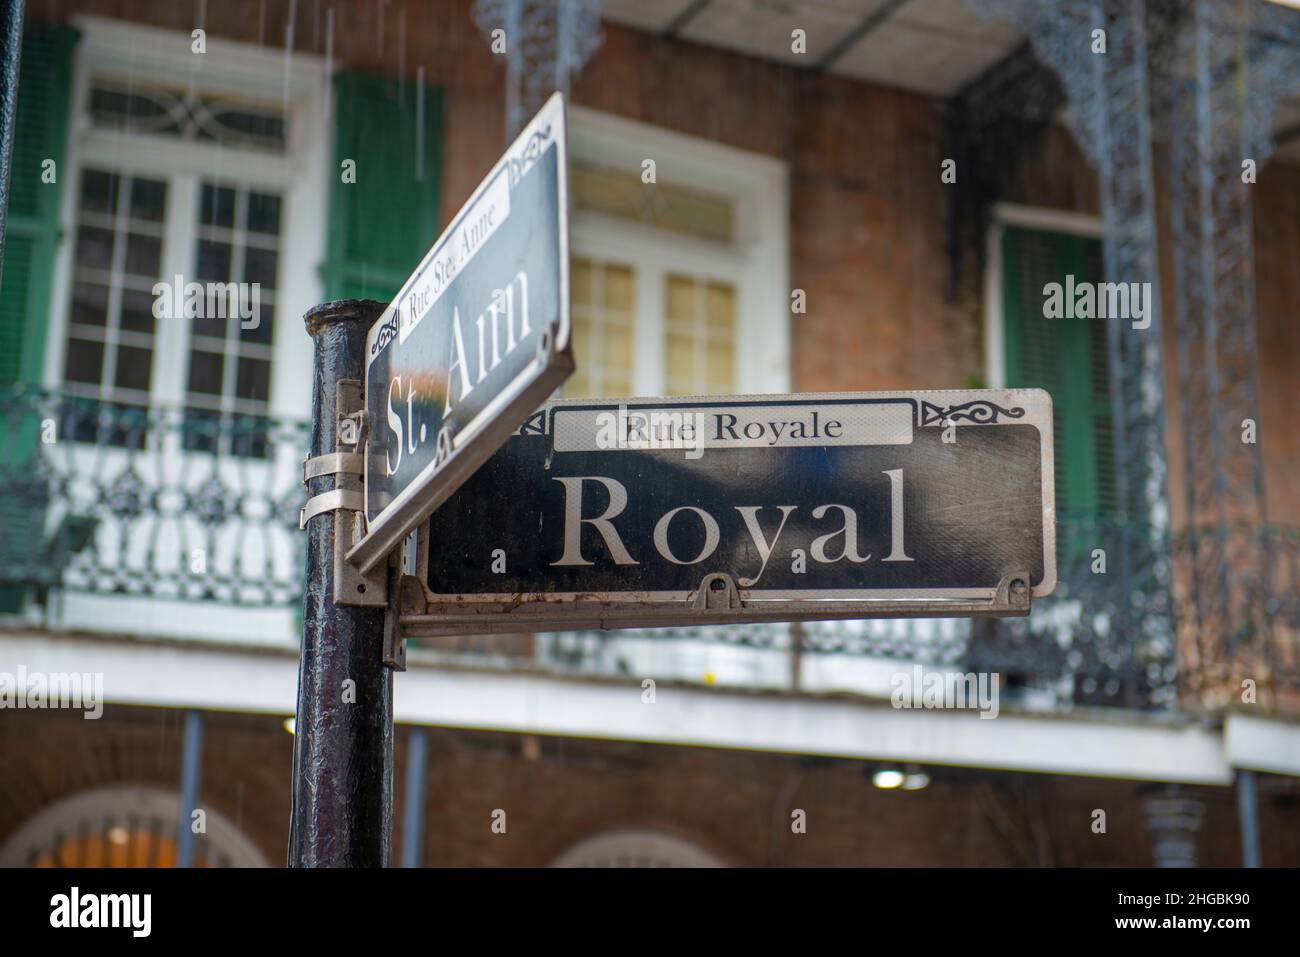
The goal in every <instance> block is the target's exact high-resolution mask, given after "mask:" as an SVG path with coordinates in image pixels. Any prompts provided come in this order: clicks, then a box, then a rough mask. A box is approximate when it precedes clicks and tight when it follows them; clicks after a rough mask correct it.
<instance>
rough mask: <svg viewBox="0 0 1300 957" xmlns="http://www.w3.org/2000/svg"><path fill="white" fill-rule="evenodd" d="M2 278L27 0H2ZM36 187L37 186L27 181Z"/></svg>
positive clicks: (0, 26)
mask: <svg viewBox="0 0 1300 957" xmlns="http://www.w3.org/2000/svg"><path fill="white" fill-rule="evenodd" d="M0 16H3V18H4V22H3V23H0V277H3V276H4V264H5V232H6V228H7V226H8V224H9V179H10V176H11V174H12V172H13V157H14V131H15V130H16V129H17V128H18V127H17V118H18V72H19V68H20V66H21V60H22V51H23V0H0ZM27 185H28V186H29V187H31V188H32V189H35V188H36V186H35V185H34V184H32V183H28V184H27Z"/></svg>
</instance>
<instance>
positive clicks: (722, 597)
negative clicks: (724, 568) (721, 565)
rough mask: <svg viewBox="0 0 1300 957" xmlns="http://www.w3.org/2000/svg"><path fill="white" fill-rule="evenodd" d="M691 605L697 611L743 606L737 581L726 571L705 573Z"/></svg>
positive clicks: (721, 609)
mask: <svg viewBox="0 0 1300 957" xmlns="http://www.w3.org/2000/svg"><path fill="white" fill-rule="evenodd" d="M691 605H692V607H693V608H695V609H696V610H697V611H723V610H726V609H729V608H741V607H743V605H742V603H741V600H740V590H739V589H737V588H736V582H735V581H734V580H733V579H732V577H731V576H730V575H728V574H726V573H725V572H714V573H713V574H712V575H705V576H704V579H703V580H702V581H701V582H700V590H699V591H697V592H696V593H695V600H694V601H693V602H692V603H691Z"/></svg>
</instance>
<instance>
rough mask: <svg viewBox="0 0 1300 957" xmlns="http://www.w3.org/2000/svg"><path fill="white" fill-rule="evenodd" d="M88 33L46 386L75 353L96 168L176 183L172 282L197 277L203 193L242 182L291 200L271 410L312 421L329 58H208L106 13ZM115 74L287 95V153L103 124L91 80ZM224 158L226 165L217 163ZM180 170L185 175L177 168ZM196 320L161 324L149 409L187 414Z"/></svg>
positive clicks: (212, 46)
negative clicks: (80, 266)
mask: <svg viewBox="0 0 1300 957" xmlns="http://www.w3.org/2000/svg"><path fill="white" fill-rule="evenodd" d="M72 23H73V25H74V26H75V27H77V28H78V29H79V30H80V31H81V33H82V39H81V41H80V42H79V43H78V44H77V48H76V53H75V56H74V60H73V77H72V95H71V97H70V104H69V110H70V118H71V122H70V123H69V136H68V148H67V156H66V158H65V160H64V164H63V169H61V170H59V179H60V182H61V183H62V188H63V197H62V207H61V219H62V222H61V226H62V235H63V237H64V241H63V242H62V243H60V247H59V251H58V254H57V256H56V261H55V283H54V295H53V296H52V297H51V312H50V317H49V318H50V323H49V332H48V335H47V340H46V350H45V369H44V380H45V384H46V385H47V386H48V387H49V388H52V389H57V388H59V387H61V386H62V385H63V381H64V379H63V371H64V361H65V356H66V351H67V337H68V319H69V307H70V300H71V287H72V275H73V271H74V268H75V262H74V259H75V242H74V241H73V240H74V239H75V236H76V232H77V214H78V212H79V210H78V208H77V201H78V197H79V193H80V183H81V176H82V171H83V169H84V168H85V167H86V166H90V167H93V168H96V169H102V170H105V171H108V172H117V173H124V174H128V175H140V176H146V177H154V178H161V179H165V180H166V181H167V212H166V220H165V223H164V244H163V260H162V263H161V266H160V272H161V277H160V278H161V279H162V280H163V281H165V282H170V281H171V279H172V277H174V276H175V275H177V274H180V275H182V276H184V277H186V278H187V280H188V279H189V277H190V276H192V274H193V271H194V264H195V255H196V248H197V230H198V212H199V210H198V204H199V185H200V182H201V181H203V180H207V181H209V182H212V183H214V184H216V185H233V186H238V187H240V188H242V189H251V190H254V191H274V192H277V193H279V195H280V196H281V203H282V205H281V210H280V217H281V220H280V260H279V267H278V268H279V275H278V283H279V285H278V286H277V287H276V290H275V298H276V316H275V328H274V330H273V333H272V343H271V345H272V358H271V367H272V373H271V394H270V402H269V407H268V411H267V414H269V415H270V416H272V417H277V418H281V417H287V418H306V417H307V416H308V415H309V413H310V406H311V350H310V348H308V344H309V340H308V339H307V335H306V332H305V330H304V329H303V328H302V326H301V325H299V324H298V323H296V322H295V319H296V318H297V317H296V315H295V313H296V312H298V311H299V308H300V307H301V309H303V310H305V309H306V308H308V307H310V306H311V305H314V304H315V303H317V302H319V301H320V299H321V296H322V294H323V283H322V280H321V278H320V275H319V272H318V269H317V267H318V265H319V264H320V262H322V261H323V259H324V257H325V238H326V235H327V231H328V223H327V216H328V210H327V208H326V207H327V204H326V203H323V202H322V201H321V197H322V196H325V195H328V166H329V161H328V156H327V154H328V152H329V145H330V139H329V130H330V122H329V119H330V118H329V117H328V115H327V114H328V111H329V110H330V109H331V103H330V97H329V84H328V72H329V71H328V67H327V62H326V60H325V59H324V58H322V57H318V56H314V55H311V54H304V53H300V52H297V51H295V52H293V54H292V56H291V57H290V56H289V55H288V54H287V53H286V52H285V51H284V50H279V49H277V50H271V49H259V48H257V47H253V46H250V45H248V44H244V43H236V42H233V41H228V40H221V39H216V38H211V37H209V38H208V39H207V52H206V53H204V54H196V53H193V52H192V50H191V44H192V43H193V40H192V39H191V37H190V35H189V34H188V33H182V32H179V31H174V30H164V29H160V28H158V27H152V26H143V25H139V24H133V23H125V22H122V21H119V20H112V19H108V18H104V17H93V16H77V17H74V18H73V19H72ZM97 75H111V76H114V77H117V78H121V79H126V80H134V81H136V82H139V83H142V84H144V83H157V82H166V83H169V84H173V85H174V84H176V83H177V82H178V81H184V82H189V83H191V84H193V86H194V87H195V88H196V89H198V90H200V91H202V92H204V93H210V94H218V95H225V96H235V97H245V98H249V99H252V100H260V101H262V102H266V100H267V91H268V90H280V91H282V98H283V99H282V102H285V103H287V107H288V113H287V116H288V122H289V127H288V132H289V140H288V142H287V144H286V150H285V152H284V154H282V155H273V154H264V153H256V152H252V151H247V152H245V151H242V150H222V149H220V148H219V147H218V146H216V145H215V144H213V143H210V142H186V141H182V140H179V139H177V138H175V137H169V136H161V135H160V136H151V135H143V134H139V133H128V132H123V131H119V130H105V129H99V128H95V127H94V126H93V125H92V124H91V121H90V115H89V113H88V110H87V107H88V104H89V96H90V91H91V82H92V80H93V79H94V77H96V76H97ZM214 157H215V158H216V162H215V163H214ZM178 170H179V172H178ZM191 331H192V326H191V323H190V322H188V321H186V320H180V319H162V320H158V322H157V326H156V329H155V339H154V365H153V371H152V376H151V378H152V382H151V386H150V403H151V404H160V405H167V406H182V405H184V403H185V397H186V387H187V383H188V374H189V347H190V333H191Z"/></svg>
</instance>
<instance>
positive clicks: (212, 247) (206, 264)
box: [195, 239, 230, 282]
mask: <svg viewBox="0 0 1300 957" xmlns="http://www.w3.org/2000/svg"><path fill="white" fill-rule="evenodd" d="M195 273H196V275H197V277H198V279H199V280H200V281H206V280H209V279H211V280H215V281H217V282H228V281H229V279H230V244H229V243H217V242H213V241H211V240H208V239H200V240H199V261H198V264H197V265H196V266H195Z"/></svg>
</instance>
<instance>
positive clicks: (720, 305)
mask: <svg viewBox="0 0 1300 957" xmlns="http://www.w3.org/2000/svg"><path fill="white" fill-rule="evenodd" d="M708 317H709V320H708V321H709V335H710V336H711V337H713V338H721V339H725V340H727V341H730V340H731V338H732V336H733V335H734V334H735V330H736V295H735V290H734V289H733V288H732V287H731V286H728V285H726V284H724V283H720V282H711V283H709V291H708Z"/></svg>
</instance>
